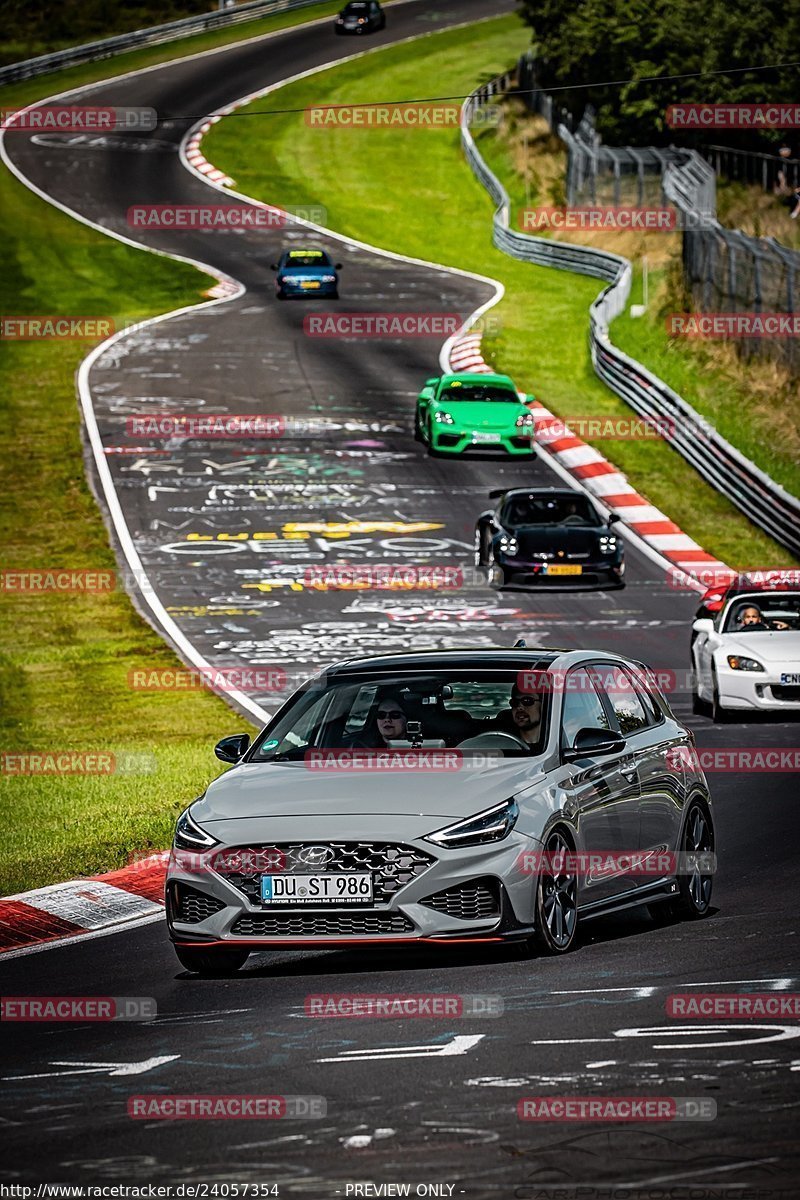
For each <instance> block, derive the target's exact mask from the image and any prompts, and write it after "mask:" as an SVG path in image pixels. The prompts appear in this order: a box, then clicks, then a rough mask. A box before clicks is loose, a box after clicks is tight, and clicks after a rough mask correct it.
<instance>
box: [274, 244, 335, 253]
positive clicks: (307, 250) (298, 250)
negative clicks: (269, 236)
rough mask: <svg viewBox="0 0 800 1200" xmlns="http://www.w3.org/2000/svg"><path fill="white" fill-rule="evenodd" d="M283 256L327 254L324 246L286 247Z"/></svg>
mask: <svg viewBox="0 0 800 1200" xmlns="http://www.w3.org/2000/svg"><path fill="white" fill-rule="evenodd" d="M283 253H284V254H327V253H328V251H327V250H326V249H325V247H324V246H286V247H285V248H284V250H283Z"/></svg>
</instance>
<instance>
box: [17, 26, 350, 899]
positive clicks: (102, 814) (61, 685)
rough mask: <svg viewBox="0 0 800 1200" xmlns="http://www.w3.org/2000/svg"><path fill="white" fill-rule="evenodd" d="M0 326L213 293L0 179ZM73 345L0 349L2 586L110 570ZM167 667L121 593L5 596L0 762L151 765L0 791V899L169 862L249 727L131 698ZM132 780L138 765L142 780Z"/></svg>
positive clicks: (80, 349) (177, 266) (57, 81)
mask: <svg viewBox="0 0 800 1200" xmlns="http://www.w3.org/2000/svg"><path fill="white" fill-rule="evenodd" d="M338 7H339V5H338V3H332V4H324V5H320V6H319V7H318V8H317V7H315V8H314V9H313V10H311V11H310V12H309V10H301V11H300V12H295V13H287V14H282V15H277V16H274V17H270V18H268V19H265V20H260V21H257V22H256V21H254V22H252V23H248V24H247V25H245V26H237V27H236V28H235V29H230V30H225V31H223V32H220V33H215V34H205V35H199V36H196V37H193V38H187V39H185V40H184V41H182V42H180V43H178V44H170V45H168V46H160V47H157V48H154V49H150V50H144V51H138V52H135V53H132V54H126V55H121V56H120V57H119V58H115V59H113V60H112V61H111V62H108V61H105V62H102V63H95V64H91V65H89V66H85V67H79V68H74V69H72V70H70V71H64V72H60V73H59V74H54V75H48V76H43V77H42V78H40V79H36V80H31V81H29V82H27V83H25V84H20V85H15V86H13V87H6V88H3V89H2V92H1V94H2V97H3V107H4V108H12V107H16V106H21V105H23V104H27V103H30V102H32V101H33V100H36V99H39V98H41V97H43V96H46V95H48V94H51V93H53V92H56V91H62V90H64V89H65V88H67V87H73V86H78V85H79V84H82V83H88V82H92V81H94V80H97V79H103V78H106V77H111V76H113V75H116V74H120V73H121V72H123V71H129V70H133V69H135V68H138V67H141V66H145V65H150V64H152V63H156V62H163V61H166V60H168V59H172V58H175V57H182V56H183V55H185V54H190V53H195V52H196V51H197V50H202V49H208V48H210V47H212V46H215V45H222V44H227V43H230V42H234V41H237V40H241V39H242V38H244V37H252V36H255V35H256V34H257V33H263V32H267V31H269V30H272V29H277V28H282V27H287V26H290V25H296V24H298V23H300V22H303V21H307V20H309V18H310V17H312V16H319V15H321V14H322V15H326V14H330V13H333V12H334V11H336V9H337V8H338ZM0 207H2V211H3V214H4V237H3V240H2V245H0V311H2V312H3V313H5V314H30V315H33V314H43V313H59V314H65V315H75V314H81V315H95V316H103V317H111V318H113V319H115V320H116V321H117V322H123V321H131V320H140V319H142V318H144V317H148V316H153V315H155V314H157V313H160V312H167V311H169V310H171V309H173V308H176V307H180V306H182V305H186V304H191V303H193V302H199V301H200V300H201V299H202V295H203V292H205V290H206V289H207V288H208V287H209V286H210V284H211V282H212V281H211V280H210V279H209V278H208V276H206V275H204V274H203V273H202V272H200V271H198V270H196V269H195V268H193V267H190V266H188V265H186V264H182V263H176V262H173V261H171V260H168V259H165V258H160V257H158V256H155V255H151V254H147V253H144V252H142V251H138V250H135V249H133V248H132V247H128V246H124V245H122V244H121V243H119V242H116V241H114V240H112V239H111V238H107V237H104V236H103V235H102V234H101V233H98V232H96V231H94V230H91V229H88V228H87V227H86V226H84V225H81V224H79V223H78V222H76V221H72V220H71V219H70V218H69V217H67V216H65V215H64V214H62V213H60V212H58V211H57V210H56V209H54V208H53V207H51V206H50V205H49V204H47V203H46V202H45V201H43V200H39V199H38V198H37V197H36V196H34V195H32V194H31V193H30V192H29V191H28V189H27V188H25V187H24V186H23V185H22V184H20V183H18V182H17V180H16V179H15V178H14V177H13V176H12V175H11V174H10V173H9V172H8V171H7V170H5V169H3V170H2V172H1V173H0ZM87 350H88V345H87V344H85V343H78V342H18V343H9V342H6V343H4V344H3V355H2V361H1V362H0V411H1V412H2V418H3V419H2V425H0V474H2V477H3V481H4V482H3V489H2V492H0V539H2V544H3V555H2V569H3V570H26V571H30V570H46V569H48V568H54V567H58V568H69V569H89V570H114V568H115V559H114V556H113V554H112V552H111V550H110V548H109V543H108V534H107V531H106V528H105V526H104V524H103V520H102V518H101V515H100V512H99V511H98V508H97V506H96V504H95V501H94V499H93V497H92V495H91V493H90V491H89V488H88V486H87V483H86V479H85V475H84V469H83V461H82V447H81V432H80V417H79V411H78V406H77V403H76V398H75V384H74V373H75V370H76V369H77V367H78V364H79V363H80V361H81V359H82V358H83V357H84V355H85V354H86V352H87ZM176 665H177V660H176V659H175V657H174V655H173V654H172V653H171V651H170V650H169V649H168V648H167V647H166V646H165V644H164V643H163V642H162V640H161V639H160V638H159V637H158V636H157V635H156V634H155V633H154V632H153V631H152V630H151V629H150V627H149V626H148V625H147V624H146V623H145V622H144V621H143V620H142V619H141V618H140V617H139V616H138V615H137V614H136V612H135V610H134V609H133V607H132V605H131V603H130V601H129V599H128V598H127V596H126V594H125V593H124V592H122V591H119V592H112V593H109V594H103V595H97V596H90V595H66V594H58V593H47V594H39V595H35V594H34V595H21V594H15V593H10V592H6V593H4V594H3V596H2V606H0V751H5V752H7V753H8V752H18V751H25V750H39V751H56V750H59V751H60V750H81V751H102V752H107V753H112V754H116V755H122V754H125V753H126V752H132V753H134V754H144V755H154V756H155V757H154V764H153V765H154V766H155V770H153V771H151V772H144V773H142V774H127V775H126V774H121V773H120V774H113V775H109V776H81V775H75V776H69V777H68V776H61V777H43V776H13V775H8V774H5V775H3V774H0V819H1V820H2V822H3V828H4V830H5V835H4V838H3V841H2V845H0V894H9V893H11V892H16V891H23V890H26V889H28V888H31V887H36V886H40V885H43V884H48V883H53V882H56V881H58V880H59V879H65V878H70V877H73V876H76V875H81V874H92V873H95V872H99V871H103V870H109V869H111V868H113V867H117V866H121V865H124V864H125V863H126V862H128V861H129V860H130V858H131V857H132V856H133V855H135V854H139V853H145V852H147V851H148V850H153V849H162V848H163V847H164V846H166V845H168V843H169V839H170V835H171V830H172V826H173V823H174V820H175V816H176V814H177V813H178V812H179V811H180V809H181V808H182V807H183V806H184V805H185V804H186V802H187V801H189V800H191V799H192V797H193V796H195V795H197V794H198V793H199V792H200V791H202V790H203V788H204V787H205V786H206V784H207V783H208V782H209V780H210V779H212V778H214V777H216V776H217V775H218V774H219V773H220V772H221V770H222V767H221V764H220V763H219V762H218V760H217V759H215V758H214V755H213V744H214V742H215V741H216V740H217V738H218V737H220V736H222V735H224V734H226V733H235V732H239V731H242V730H247V729H249V728H250V726H249V725H248V724H247V723H246V722H245V721H244V720H243V719H241V718H240V717H238V716H237V715H236V714H235V713H233V712H232V711H231V709H230V708H229V707H228V706H227V705H226V704H225V703H224V702H223V701H222V700H220V699H219V698H217V697H216V696H213V695H211V694H210V693H205V692H201V693H180V692H175V693H170V692H164V693H161V694H159V693H145V692H135V691H132V690H131V689H130V688H129V686H128V673H129V671H131V670H132V669H134V668H141V667H148V668H153V669H161V668H170V667H174V666H176ZM144 765H145V766H146V765H147V762H145V763H144Z"/></svg>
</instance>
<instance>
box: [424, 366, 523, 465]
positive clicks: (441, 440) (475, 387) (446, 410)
mask: <svg viewBox="0 0 800 1200" xmlns="http://www.w3.org/2000/svg"><path fill="white" fill-rule="evenodd" d="M531 400H533V397H532V396H526V398H525V401H523V400H521V399H520V395H519V392H518V391H517V389H516V388H515V387H514V383H513V380H511V379H509V377H508V375H474V374H470V373H469V372H462V373H459V374H456V375H439V376H436V377H435V378H433V379H426V380H425V386H424V388H423V389H422V391H421V392H420V394H419V396H418V397H417V411H416V414H415V417H414V436H415V437H416V438H417V440H418V441H421V442H425V444H426V445H427V446H428V447H429V448H430V449H431V450H432V451H434V452H435V453H444V454H463V452H464V451H465V450H484V451H485V450H501V451H504V452H505V453H506V454H517V455H520V454H522V455H527V456H528V457H530V456H531V455H532V454H535V453H536V449H535V439H534V426H533V413H532V412H530V410H529V409H528V407H527V404H526V401H527V402H530V401H531Z"/></svg>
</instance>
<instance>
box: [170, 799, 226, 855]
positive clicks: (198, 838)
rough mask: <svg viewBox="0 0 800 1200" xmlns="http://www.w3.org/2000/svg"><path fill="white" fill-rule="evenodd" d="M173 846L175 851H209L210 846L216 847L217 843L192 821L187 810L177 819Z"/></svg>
mask: <svg viewBox="0 0 800 1200" xmlns="http://www.w3.org/2000/svg"><path fill="white" fill-rule="evenodd" d="M173 845H174V846H175V848H176V850H210V849H211V847H212V846H217V845H219V843H218V841H217V839H216V838H213V837H212V836H211V834H210V833H208V832H207V831H206V830H205V829H203V827H202V826H201V825H198V824H197V822H196V821H194V820H192V816H191V813H190V812H189V809H188V808H187V809H185V811H184V812H182V813H181V815H180V816H179V817H178V820H177V823H176V825H175V837H174V840H173Z"/></svg>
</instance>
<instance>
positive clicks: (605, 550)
mask: <svg viewBox="0 0 800 1200" xmlns="http://www.w3.org/2000/svg"><path fill="white" fill-rule="evenodd" d="M618 548H619V538H617V537H615V536H614V534H613V533H609V534H601V536H600V553H601V554H616V552H617V549H618Z"/></svg>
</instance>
